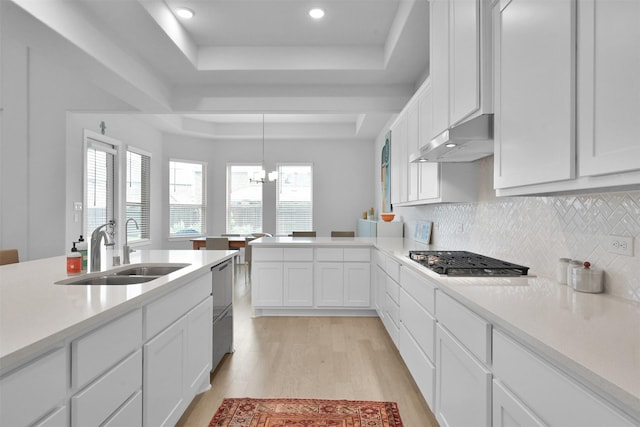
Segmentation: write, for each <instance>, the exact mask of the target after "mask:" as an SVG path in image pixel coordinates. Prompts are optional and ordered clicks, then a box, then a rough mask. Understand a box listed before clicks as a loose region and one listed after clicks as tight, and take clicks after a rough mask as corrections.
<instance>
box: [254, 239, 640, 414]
mask: <svg viewBox="0 0 640 427" xmlns="http://www.w3.org/2000/svg"><path fill="white" fill-rule="evenodd" d="M251 244H252V245H253V247H254V264H253V266H252V271H253V274H252V281H253V285H252V286H253V288H252V292H253V295H252V296H253V297H254V308H255V311H256V315H268V314H274V315H287V314H292V315H326V314H330V315H335V314H336V313H337V314H339V313H340V312H341V310H344V312H345V313H346V314H348V315H371V314H372V312H373V313H374V314H375V313H377V315H378V316H379V317H380V318H381V320H382V322H383V324H384V325H385V327H386V329H387V331H388V332H389V335H390V336H391V338H392V340H393V341H394V343H395V344H396V346H397V347H398V349H399V351H400V354H401V355H402V357H403V359H405V362H406V364H407V366H408V368H409V370H410V372H411V373H412V375H413V376H414V380H415V381H416V383H417V385H418V387H419V388H420V391H421V392H422V394H423V396H424V397H425V400H426V401H427V403H428V404H429V405H430V407H431V408H432V410H433V411H434V413H435V414H436V417H438V419H439V420H440V422H441V423H445V424H449V425H452V426H453V425H456V424H463V423H464V420H458V421H459V423H456V422H455V421H456V419H455V415H451V414H450V413H448V411H451V408H455V411H454V412H455V413H461V414H470V415H469V416H470V417H471V418H474V419H475V423H474V425H487V426H488V425H491V424H492V422H493V421H492V420H493V418H495V417H501V416H505V414H508V415H509V416H511V417H515V418H517V419H520V418H522V419H521V421H522V422H527V421H528V422H531V423H533V424H534V425H535V424H539V425H559V426H563V427H564V426H566V425H594V426H598V425H600V426H601V425H622V426H634V425H639V424H640V328H638V325H640V306H639V305H638V304H636V303H633V302H630V301H626V300H622V299H619V298H616V297H613V296H610V295H606V294H584V293H579V292H575V291H573V290H572V289H571V288H569V287H567V286H566V285H561V284H558V283H557V282H555V281H554V280H551V279H549V278H545V277H536V275H535V272H531V273H530V275H529V276H525V277H518V278H486V277H484V278H469V277H466V278H447V277H446V276H442V275H438V274H435V273H433V272H432V271H430V270H428V269H426V268H425V267H422V266H420V265H419V264H417V263H415V262H413V261H412V260H410V259H409V258H408V251H409V250H413V249H439V248H434V247H429V246H427V245H422V244H420V243H416V242H414V241H411V240H409V239H404V240H403V239H375V238H329V237H318V238H291V237H287V238H283V237H280V238H276V237H274V238H261V239H258V240H254V241H253V242H252V243H251ZM340 249H342V251H340ZM356 249H360V250H369V251H371V255H370V258H369V259H370V261H368V264H369V266H370V268H371V272H370V276H369V277H370V280H369V284H370V286H369V287H368V288H366V289H365V288H362V287H358V286H356V290H357V293H358V295H359V296H360V297H361V298H359V299H358V298H356V299H354V300H353V301H356V302H355V303H354V302H353V301H351V302H349V299H348V298H347V296H348V295H349V291H348V289H347V287H346V284H347V283H348V279H347V276H346V275H345V273H344V272H345V271H346V270H345V265H346V264H349V263H367V261H365V260H364V258H359V259H358V260H357V261H354V260H346V259H345V256H346V255H345V254H347V253H348V252H349V251H352V250H356ZM262 251H264V253H263V254H261V252H262ZM361 254H362V253H361ZM327 257H328V259H327ZM341 264H342V270H340V265H341ZM327 268H330V269H332V270H333V271H337V274H334V275H333V276H326V277H327V278H328V279H329V280H327V281H324V280H323V279H324V277H323V274H321V273H319V272H321V271H326V270H327ZM288 269H289V271H293V272H294V273H293V274H294V275H292V276H291V277H296V280H287V274H286V272H287V271H288ZM326 283H338V286H334V287H332V288H331V287H330V288H326V286H325V285H326ZM300 284H302V286H300ZM263 286H264V289H262V287H263ZM327 289H328V291H327ZM292 295H293V296H294V297H295V298H291V296H292ZM328 296H331V297H333V298H328ZM363 296H369V300H366V298H363ZM256 297H257V298H256ZM256 302H257V305H256ZM332 304H333V305H332ZM357 304H361V305H360V306H358V305H357ZM452 367H455V369H454V368H452ZM468 370H469V371H468ZM474 370H475V371H474ZM471 371H474V372H477V375H476V376H475V377H473V378H461V377H459V376H457V373H458V372H471ZM465 381H466V382H465ZM445 383H446V384H447V385H446V386H443V384H445ZM450 386H451V387H450ZM458 388H460V390H459V393H460V394H459V396H462V393H467V394H468V395H467V396H466V397H468V399H469V400H468V401H466V402H465V403H464V404H465V405H466V406H465V407H464V408H463V407H459V406H458V405H459V404H460V403H459V402H462V401H463V399H458V398H457V397H454V396H451V395H448V394H447V393H448V391H447V390H451V389H456V390H457V389H458ZM469 401H473V402H475V403H476V404H475V406H474V405H469ZM513 408H518V409H513ZM523 408H524V409H523ZM474 409H477V412H474ZM452 418H453V419H452ZM499 419H501V418H499ZM478 420H480V421H478ZM525 420H526V421H525Z"/></svg>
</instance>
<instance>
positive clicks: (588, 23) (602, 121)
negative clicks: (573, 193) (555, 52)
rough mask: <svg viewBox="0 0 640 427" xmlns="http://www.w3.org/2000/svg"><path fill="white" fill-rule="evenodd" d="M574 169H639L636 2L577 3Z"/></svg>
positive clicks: (639, 13) (584, 172) (639, 10)
mask: <svg viewBox="0 0 640 427" xmlns="http://www.w3.org/2000/svg"><path fill="white" fill-rule="evenodd" d="M578 61H579V62H578V87H577V88H578V118H577V120H578V138H577V139H578V155H579V157H578V160H579V164H578V166H579V167H578V171H579V175H580V176H592V175H602V174H610V173H618V172H624V171H630V170H637V169H640V143H639V142H638V135H640V2H638V1H633V0H613V1H612V0H582V1H580V2H578Z"/></svg>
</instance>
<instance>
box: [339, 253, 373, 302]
mask: <svg viewBox="0 0 640 427" xmlns="http://www.w3.org/2000/svg"><path fill="white" fill-rule="evenodd" d="M344 305H345V307H369V306H371V264H369V263H368V262H367V263H364V262H346V263H344Z"/></svg>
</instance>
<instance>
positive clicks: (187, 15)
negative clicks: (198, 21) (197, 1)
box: [176, 7, 195, 19]
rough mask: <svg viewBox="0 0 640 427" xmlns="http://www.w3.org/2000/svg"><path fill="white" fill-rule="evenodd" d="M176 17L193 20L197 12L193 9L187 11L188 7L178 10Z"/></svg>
mask: <svg viewBox="0 0 640 427" xmlns="http://www.w3.org/2000/svg"><path fill="white" fill-rule="evenodd" d="M176 15H178V16H179V17H180V18H184V19H191V18H193V16H194V15H195V12H194V11H193V10H191V9H187V8H186V7H180V8H178V9H176Z"/></svg>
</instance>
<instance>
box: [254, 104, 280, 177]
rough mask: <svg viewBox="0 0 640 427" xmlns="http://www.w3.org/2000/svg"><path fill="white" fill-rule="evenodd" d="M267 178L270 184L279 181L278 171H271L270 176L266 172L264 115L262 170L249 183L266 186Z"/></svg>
mask: <svg viewBox="0 0 640 427" xmlns="http://www.w3.org/2000/svg"><path fill="white" fill-rule="evenodd" d="M265 177H266V179H267V180H268V181H269V182H273V181H275V180H277V179H278V171H271V172H269V173H268V174H267V173H266V172H265V170H264V114H262V169H261V170H259V171H257V172H256V173H254V174H253V178H249V182H254V183H257V184H264V183H265V182H266V181H265Z"/></svg>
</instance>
